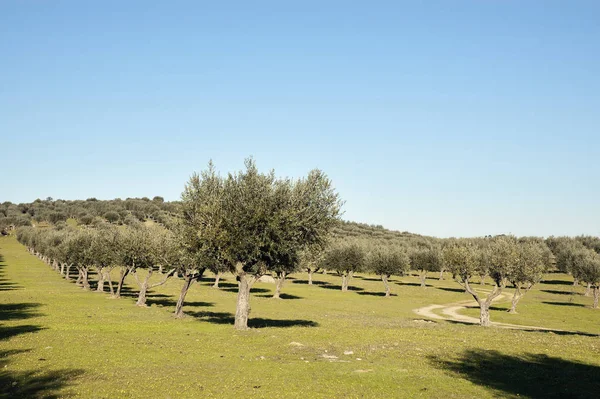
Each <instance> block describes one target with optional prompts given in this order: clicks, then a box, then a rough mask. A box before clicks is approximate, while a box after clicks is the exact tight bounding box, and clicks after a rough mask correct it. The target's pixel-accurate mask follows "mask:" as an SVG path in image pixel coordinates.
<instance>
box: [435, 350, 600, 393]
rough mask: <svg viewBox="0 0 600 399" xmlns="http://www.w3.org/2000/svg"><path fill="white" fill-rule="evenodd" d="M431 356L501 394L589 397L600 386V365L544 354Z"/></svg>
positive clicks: (443, 366)
mask: <svg viewBox="0 0 600 399" xmlns="http://www.w3.org/2000/svg"><path fill="white" fill-rule="evenodd" d="M429 360H430V362H431V363H432V364H433V365H434V366H435V367H437V368H440V369H443V370H446V371H448V372H449V373H451V374H452V375H453V376H456V377H458V378H464V379H466V380H468V381H471V382H473V383H475V384H478V385H481V386H484V387H486V388H487V389H491V390H493V391H495V393H496V394H497V395H499V396H501V397H528V398H532V399H537V398H540V399H542V398H543V399H547V398H589V397H593V396H594V395H595V394H594V392H596V393H597V392H598V391H599V390H600V367H598V366H595V365H591V364H586V363H581V362H576V361H571V360H565V359H561V358H558V357H551V356H547V355H544V354H532V353H526V354H523V355H519V356H513V355H505V354H502V353H500V352H498V351H486V350H481V349H471V350H467V351H465V352H463V354H462V355H460V356H458V357H457V358H453V359H446V358H440V357H438V356H430V357H429Z"/></svg>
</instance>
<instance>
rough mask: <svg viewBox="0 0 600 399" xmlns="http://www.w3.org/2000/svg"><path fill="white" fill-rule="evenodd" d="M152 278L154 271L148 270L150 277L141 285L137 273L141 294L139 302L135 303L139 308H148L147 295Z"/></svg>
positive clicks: (147, 276)
mask: <svg viewBox="0 0 600 399" xmlns="http://www.w3.org/2000/svg"><path fill="white" fill-rule="evenodd" d="M150 277H152V269H149V270H148V275H146V278H145V279H144V281H143V282H141V283H140V280H139V279H138V275H137V270H136V272H135V280H136V281H137V283H138V285H139V286H140V293H139V294H138V299H137V302H136V303H135V304H136V305H137V306H146V293H147V292H148V282H149V281H150Z"/></svg>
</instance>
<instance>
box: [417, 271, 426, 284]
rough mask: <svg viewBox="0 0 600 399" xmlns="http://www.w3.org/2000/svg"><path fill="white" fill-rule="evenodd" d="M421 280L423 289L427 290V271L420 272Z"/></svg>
mask: <svg viewBox="0 0 600 399" xmlns="http://www.w3.org/2000/svg"><path fill="white" fill-rule="evenodd" d="M419 278H420V279H421V287H423V288H427V284H426V283H425V279H426V278H427V270H420V271H419Z"/></svg>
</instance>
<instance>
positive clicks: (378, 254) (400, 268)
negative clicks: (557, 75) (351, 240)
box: [367, 247, 410, 297]
mask: <svg viewBox="0 0 600 399" xmlns="http://www.w3.org/2000/svg"><path fill="white" fill-rule="evenodd" d="M367 263H368V265H369V266H368V269H369V271H371V272H373V273H375V274H378V275H380V276H381V281H383V285H384V286H385V296H386V297H389V296H390V295H391V292H390V285H389V283H388V279H389V278H390V277H391V276H393V275H394V276H400V275H403V274H404V273H406V272H408V270H409V269H410V260H409V257H408V255H407V254H406V252H405V251H403V250H400V249H398V248H389V247H378V248H375V249H374V250H373V251H371V253H370V254H369V256H368V261H367Z"/></svg>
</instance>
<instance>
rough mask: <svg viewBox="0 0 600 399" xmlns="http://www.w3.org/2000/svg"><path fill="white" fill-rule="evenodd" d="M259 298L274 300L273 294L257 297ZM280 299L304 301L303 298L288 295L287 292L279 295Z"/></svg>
mask: <svg viewBox="0 0 600 399" xmlns="http://www.w3.org/2000/svg"><path fill="white" fill-rule="evenodd" d="M257 297H258V298H273V295H272V294H264V295H257ZM279 299H304V297H303V296H297V295H292V294H286V293H285V292H282V293H281V294H279Z"/></svg>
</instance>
